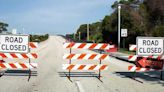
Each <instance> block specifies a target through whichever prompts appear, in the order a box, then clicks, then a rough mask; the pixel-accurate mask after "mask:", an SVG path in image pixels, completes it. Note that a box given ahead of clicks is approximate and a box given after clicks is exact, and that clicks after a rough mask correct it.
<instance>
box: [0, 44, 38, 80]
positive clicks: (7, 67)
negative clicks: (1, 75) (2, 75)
mask: <svg viewBox="0 0 164 92" xmlns="http://www.w3.org/2000/svg"><path fill="white" fill-rule="evenodd" d="M28 47H29V48H28V49H29V52H28V53H2V52H0V57H1V58H2V60H3V59H4V58H10V59H29V63H23V62H22V63H17V62H16V63H6V62H1V63H0V69H3V70H13V69H21V70H22V69H23V70H26V69H29V71H30V72H29V78H30V76H31V69H36V68H37V66H38V65H37V63H31V59H37V58H38V54H37V53H31V49H35V48H37V47H38V43H36V42H29V44H28Z"/></svg>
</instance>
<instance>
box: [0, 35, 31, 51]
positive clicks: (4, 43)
mask: <svg viewBox="0 0 164 92" xmlns="http://www.w3.org/2000/svg"><path fill="white" fill-rule="evenodd" d="M28 43H29V37H28V35H0V52H4V53H5V52H9V53H11V52H13V53H28Z"/></svg>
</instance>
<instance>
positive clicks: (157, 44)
mask: <svg viewBox="0 0 164 92" xmlns="http://www.w3.org/2000/svg"><path fill="white" fill-rule="evenodd" d="M163 50H164V38H162V37H137V55H139V56H149V55H163V54H164V51H163Z"/></svg>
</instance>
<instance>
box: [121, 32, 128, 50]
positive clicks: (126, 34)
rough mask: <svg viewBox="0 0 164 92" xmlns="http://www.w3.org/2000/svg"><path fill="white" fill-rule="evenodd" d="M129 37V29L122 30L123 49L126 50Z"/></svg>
mask: <svg viewBox="0 0 164 92" xmlns="http://www.w3.org/2000/svg"><path fill="white" fill-rule="evenodd" d="M127 36H128V30H127V29H121V37H122V38H123V48H125V38H126V37H127Z"/></svg>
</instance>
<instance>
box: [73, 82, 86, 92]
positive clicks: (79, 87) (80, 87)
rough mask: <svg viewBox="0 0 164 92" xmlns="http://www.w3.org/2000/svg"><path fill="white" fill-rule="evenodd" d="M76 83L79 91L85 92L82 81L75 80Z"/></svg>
mask: <svg viewBox="0 0 164 92" xmlns="http://www.w3.org/2000/svg"><path fill="white" fill-rule="evenodd" d="M75 84H76V86H77V88H78V91H79V92H85V91H84V89H83V86H82V85H81V83H80V82H79V81H75Z"/></svg>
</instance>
